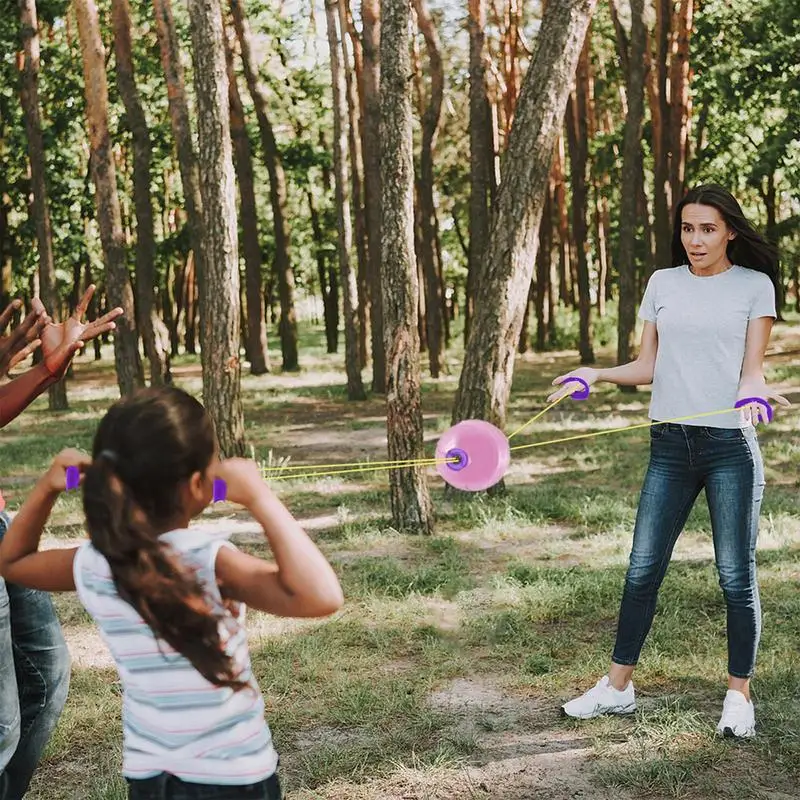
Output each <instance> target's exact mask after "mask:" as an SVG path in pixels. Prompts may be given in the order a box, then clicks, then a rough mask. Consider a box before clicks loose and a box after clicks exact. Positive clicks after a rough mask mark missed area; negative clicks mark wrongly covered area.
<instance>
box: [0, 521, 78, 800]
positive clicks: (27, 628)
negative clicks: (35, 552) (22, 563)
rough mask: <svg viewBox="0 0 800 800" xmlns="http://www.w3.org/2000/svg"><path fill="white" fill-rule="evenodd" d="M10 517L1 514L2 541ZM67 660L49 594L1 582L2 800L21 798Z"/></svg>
mask: <svg viewBox="0 0 800 800" xmlns="http://www.w3.org/2000/svg"><path fill="white" fill-rule="evenodd" d="M8 522H9V519H8V517H7V516H6V514H5V513H2V512H0V539H2V537H3V535H4V534H5V532H6V528H7V527H8ZM69 672H70V658H69V651H68V650H67V645H66V642H65V641H64V636H63V634H62V633H61V626H60V625H59V622H58V619H57V617H56V613H55V609H54V608H53V603H52V601H51V600H50V595H49V594H47V593H46V592H38V591H35V590H33V589H23V588H22V587H21V586H16V585H15V584H13V583H6V582H5V581H3V579H2V578H0V800H21V798H22V797H23V796H24V795H25V792H26V791H27V789H28V784H29V783H30V781H31V778H32V777H33V773H34V771H35V769H36V766H37V764H38V763H39V759H40V758H41V757H42V753H43V752H44V748H45V745H46V744H47V742H48V740H49V739H50V735H51V734H52V733H53V730H54V729H55V727H56V723H57V722H58V718H59V717H60V716H61V711H62V709H63V708H64V703H65V702H66V700H67V692H68V691H69Z"/></svg>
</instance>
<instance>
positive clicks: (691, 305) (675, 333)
mask: <svg viewBox="0 0 800 800" xmlns="http://www.w3.org/2000/svg"><path fill="white" fill-rule="evenodd" d="M775 316H776V314H775V290H774V288H773V285H772V281H770V279H769V278H768V277H767V276H766V275H765V274H763V273H761V272H756V271H755V270H752V269H747V268H745V267H740V266H733V267H731V268H730V269H728V270H726V271H725V272H721V273H719V274H717V275H712V276H710V277H705V278H703V277H699V276H697V275H695V274H693V273H692V272H691V270H690V269H689V267H688V266H683V267H673V268H670V269H660V270H657V271H656V272H654V273H653V275H652V276H651V278H650V280H649V282H648V284H647V289H646V290H645V293H644V297H643V298H642V304H641V307H640V308H639V317H640V318H641V319H643V320H646V321H648V322H653V323H655V325H656V329H657V331H658V353H657V355H656V365H655V373H654V375H653V395H652V399H651V402H650V419H653V420H666V419H675V418H676V417H686V416H689V415H690V414H702V413H706V412H712V411H719V410H722V409H726V408H733V406H734V405H735V403H736V395H737V393H738V390H739V379H740V377H741V372H742V362H743V361H744V350H745V339H746V336H747V324H748V322H749V321H750V320H751V319H757V318H758V317H773V318H774V317H775ZM681 424H683V425H704V426H708V427H714V428H741V427H744V423H743V422H742V420H741V417H740V415H739V414H738V412H728V413H726V414H720V415H714V416H707V417H700V418H696V419H686V420H681Z"/></svg>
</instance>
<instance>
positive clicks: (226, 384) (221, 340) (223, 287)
mask: <svg viewBox="0 0 800 800" xmlns="http://www.w3.org/2000/svg"><path fill="white" fill-rule="evenodd" d="M189 20H190V24H191V34H192V64H193V72H194V86H195V96H196V98H197V120H198V132H197V133H198V137H197V139H198V150H199V156H200V163H201V164H202V165H203V169H202V172H201V175H200V196H201V198H202V204H203V252H204V253H205V254H206V259H205V262H204V264H203V272H201V273H199V275H198V277H199V280H198V287H199V295H200V296H199V300H200V328H201V330H202V344H201V350H200V353H201V359H202V365H203V403H204V405H205V407H206V408H207V409H208V412H209V414H210V415H211V418H212V419H213V420H214V426H215V428H216V432H217V439H218V440H219V445H220V450H221V452H222V454H223V455H224V456H225V457H228V458H230V457H231V456H243V455H244V452H245V438H244V412H243V409H242V387H241V363H240V361H239V302H240V297H239V294H240V290H239V257H238V248H237V239H238V236H237V233H238V226H237V224H236V199H235V197H236V195H235V182H234V177H233V163H232V146H231V132H230V110H229V102H230V100H229V89H228V73H227V68H226V64H225V45H224V29H223V22H222V8H221V5H220V0H189Z"/></svg>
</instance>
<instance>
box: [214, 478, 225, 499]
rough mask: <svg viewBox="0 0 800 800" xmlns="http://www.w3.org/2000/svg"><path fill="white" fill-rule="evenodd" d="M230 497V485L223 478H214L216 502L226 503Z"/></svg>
mask: <svg viewBox="0 0 800 800" xmlns="http://www.w3.org/2000/svg"><path fill="white" fill-rule="evenodd" d="M227 496H228V484H227V483H225V481H224V480H222V478H214V502H215V503H221V502H224V500H225V498H226V497H227Z"/></svg>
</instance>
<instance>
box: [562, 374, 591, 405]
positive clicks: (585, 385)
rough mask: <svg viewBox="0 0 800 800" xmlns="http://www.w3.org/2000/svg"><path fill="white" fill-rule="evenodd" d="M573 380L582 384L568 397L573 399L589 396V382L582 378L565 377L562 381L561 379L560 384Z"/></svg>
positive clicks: (582, 398)
mask: <svg viewBox="0 0 800 800" xmlns="http://www.w3.org/2000/svg"><path fill="white" fill-rule="evenodd" d="M573 381H574V382H575V383H580V384H581V385H582V386H583V388H582V389H576V390H575V391H574V392H573V393H572V394H571V395H570V397H571V398H572V399H573V400H585V399H586V398H587V397H588V396H589V384H588V383H587V382H586V381H585V380H584V379H583V378H565V379H564V380H563V381H561V384H564V383H570V382H573ZM561 384H559V385H561Z"/></svg>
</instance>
